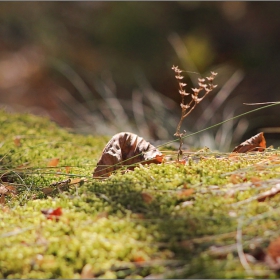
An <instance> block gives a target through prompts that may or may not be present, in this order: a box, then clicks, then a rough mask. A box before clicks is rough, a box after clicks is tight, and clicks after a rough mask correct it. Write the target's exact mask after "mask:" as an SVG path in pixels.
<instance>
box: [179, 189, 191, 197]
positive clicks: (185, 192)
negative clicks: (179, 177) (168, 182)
mask: <svg viewBox="0 0 280 280" xmlns="http://www.w3.org/2000/svg"><path fill="white" fill-rule="evenodd" d="M193 193H194V189H183V190H180V191H178V192H177V196H178V198H179V199H183V198H186V197H188V196H191V195H192V194H193Z"/></svg>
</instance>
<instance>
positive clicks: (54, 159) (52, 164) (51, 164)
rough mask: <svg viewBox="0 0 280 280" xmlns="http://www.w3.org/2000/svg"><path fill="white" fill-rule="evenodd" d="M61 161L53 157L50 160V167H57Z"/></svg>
mask: <svg viewBox="0 0 280 280" xmlns="http://www.w3.org/2000/svg"><path fill="white" fill-rule="evenodd" d="M58 163H59V158H53V159H51V160H50V161H49V162H48V167H56V166H57V165H58Z"/></svg>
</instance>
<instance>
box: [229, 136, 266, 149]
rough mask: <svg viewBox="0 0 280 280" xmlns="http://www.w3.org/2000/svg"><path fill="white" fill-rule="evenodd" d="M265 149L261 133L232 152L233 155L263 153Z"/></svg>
mask: <svg viewBox="0 0 280 280" xmlns="http://www.w3.org/2000/svg"><path fill="white" fill-rule="evenodd" d="M265 148H266V141H265V138H264V135H263V132H261V133H259V134H257V135H255V136H253V137H251V138H250V139H248V140H246V141H244V142H243V143H241V144H240V145H238V146H236V147H235V148H234V150H233V152H235V153H247V152H256V151H258V152H263V151H264V150H265Z"/></svg>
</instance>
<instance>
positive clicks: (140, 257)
mask: <svg viewBox="0 0 280 280" xmlns="http://www.w3.org/2000/svg"><path fill="white" fill-rule="evenodd" d="M133 261H134V262H136V263H141V262H144V261H145V259H144V258H143V257H142V256H136V257H134V258H133Z"/></svg>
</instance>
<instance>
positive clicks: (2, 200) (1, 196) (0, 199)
mask: <svg viewBox="0 0 280 280" xmlns="http://www.w3.org/2000/svg"><path fill="white" fill-rule="evenodd" d="M0 204H5V195H4V194H1V195H0Z"/></svg>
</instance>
